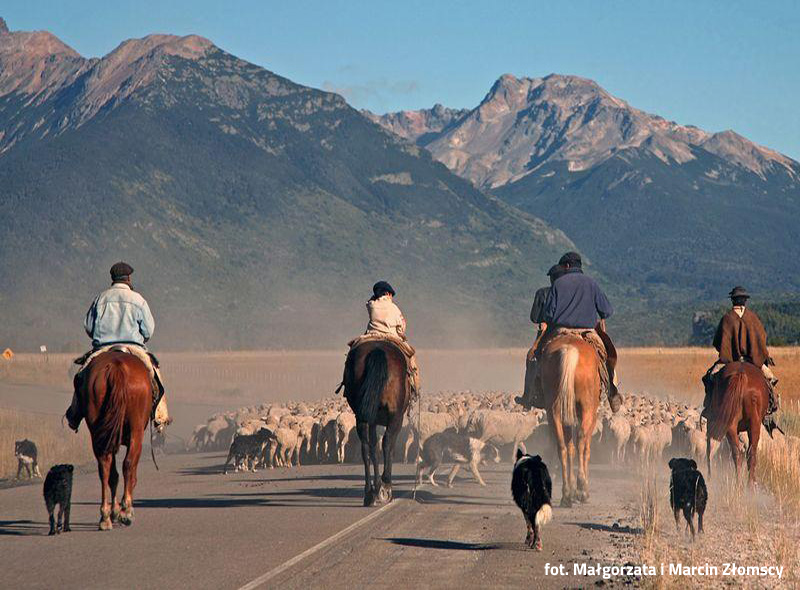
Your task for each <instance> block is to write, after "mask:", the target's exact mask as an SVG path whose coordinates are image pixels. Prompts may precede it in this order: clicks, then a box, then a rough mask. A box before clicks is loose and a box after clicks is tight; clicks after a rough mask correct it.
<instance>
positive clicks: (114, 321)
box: [66, 262, 172, 432]
mask: <svg viewBox="0 0 800 590" xmlns="http://www.w3.org/2000/svg"><path fill="white" fill-rule="evenodd" d="M132 274H133V267H132V266H131V265H129V264H127V263H125V262H117V263H116V264H115V265H114V266H112V267H111V287H110V288H108V289H106V290H105V291H103V292H102V293H100V294H99V295H98V296H97V297H95V299H94V301H93V302H92V305H91V307H90V308H89V311H88V312H87V314H86V320H85V323H84V328H85V329H86V334H87V335H88V336H89V337H90V338H91V339H92V350H91V351H90V352H88V353H87V354H85V355H83V356H82V357H81V358H79V359H77V360H76V361H75V362H76V364H80V365H81V369H80V371H79V372H78V374H77V375H75V393H74V394H73V396H72V404H71V405H70V407H69V408H68V409H67V412H66V418H67V422H68V423H69V427H70V428H71V429H72V430H74V431H76V432H77V431H78V426H79V425H80V423H81V420H82V419H83V418H85V416H82V415H81V412H80V408H79V405H78V394H77V392H78V386H79V383H80V379H81V378H82V374H83V370H84V368H85V367H86V366H88V364H89V363H90V362H91V360H92V359H93V358H95V357H96V356H98V355H100V354H102V353H103V352H107V351H108V350H111V349H112V348H115V347H117V346H122V347H124V349H125V351H126V352H129V353H130V354H133V355H134V356H136V357H137V358H138V359H139V360H141V361H142V362H143V363H144V364H145V366H146V367H147V369H148V371H149V372H150V379H151V380H152V384H153V408H154V409H153V411H152V414H153V424H154V425H155V426H156V427H157V428H158V429H159V430H162V429H163V428H164V426H166V425H167V424H169V423H170V422H172V420H171V418H170V417H169V412H168V411H167V400H166V398H165V396H164V386H163V382H162V380H161V373H160V371H159V370H158V361H157V360H156V359H155V357H154V356H153V355H152V354H151V353H149V352H148V351H147V348H146V347H145V343H146V342H147V341H148V340H149V339H150V338H151V336H152V335H153V330H154V329H155V321H154V320H153V314H152V313H150V306H148V305H147V301H145V299H144V297H142V296H141V295H140V294H139V293H137V292H136V291H134V290H133V288H132V284H131V275H132Z"/></svg>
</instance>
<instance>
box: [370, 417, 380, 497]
mask: <svg viewBox="0 0 800 590" xmlns="http://www.w3.org/2000/svg"><path fill="white" fill-rule="evenodd" d="M369 460H370V463H371V464H372V473H373V478H372V489H373V490H374V492H375V498H376V500H377V501H378V503H380V500H379V495H380V490H381V480H380V475H379V474H378V425H377V424H370V425H369Z"/></svg>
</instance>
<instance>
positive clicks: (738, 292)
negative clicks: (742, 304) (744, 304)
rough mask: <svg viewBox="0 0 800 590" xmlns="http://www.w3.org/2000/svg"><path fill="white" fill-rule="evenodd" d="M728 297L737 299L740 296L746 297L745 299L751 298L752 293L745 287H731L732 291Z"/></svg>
mask: <svg viewBox="0 0 800 590" xmlns="http://www.w3.org/2000/svg"><path fill="white" fill-rule="evenodd" d="M728 297H730V298H731V299H736V298H739V297H744V298H745V299H750V294H749V293H748V292H747V289H745V288H744V287H734V288H733V289H731V292H730V293H728Z"/></svg>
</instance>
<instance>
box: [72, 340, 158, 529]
mask: <svg viewBox="0 0 800 590" xmlns="http://www.w3.org/2000/svg"><path fill="white" fill-rule="evenodd" d="M76 390H77V394H78V403H79V404H80V408H81V413H82V414H83V416H85V417H86V425H87V426H88V428H89V432H90V433H91V435H92V450H93V451H94V455H95V457H96V458H97V468H98V471H99V474H100V486H101V490H102V493H101V496H102V501H101V504H100V530H101V531H107V530H110V529H111V527H112V524H111V523H112V520H119V522H121V523H122V524H125V525H129V524H131V523H132V522H133V489H134V487H136V468H137V466H138V465H139V456H140V455H141V453H142V440H143V438H144V432H145V429H146V428H147V423H148V422H149V420H150V410H151V407H152V403H153V402H152V400H153V390H152V384H151V381H150V373H149V372H148V370H147V367H146V366H145V365H144V363H143V362H142V361H141V360H139V359H138V358H136V357H135V356H133V355H132V354H128V353H126V352H120V351H113V350H112V351H109V352H105V353H103V354H101V355H98V356H97V357H95V358H94V359H93V360H92V362H90V363H89V366H88V367H86V369H85V370H84V372H83V374H82V379H80V382H79V383H78V384H77V388H76ZM120 445H125V446H127V447H128V451H127V453H126V454H125V460H124V461H123V463H122V473H123V476H124V478H125V489H124V493H123V496H122V507H121V509H120V505H119V504H118V503H117V484H118V482H119V472H118V471H117V460H116V454H117V451H118V450H119V447H120Z"/></svg>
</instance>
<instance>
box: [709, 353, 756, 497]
mask: <svg viewBox="0 0 800 590" xmlns="http://www.w3.org/2000/svg"><path fill="white" fill-rule="evenodd" d="M768 387H769V385H768V384H767V380H766V379H765V378H764V375H763V373H762V372H761V369H759V368H758V367H756V366H755V365H754V364H752V363H748V362H744V361H737V362H733V363H728V364H727V365H725V367H723V368H722V369H721V370H720V371H719V372H718V373H717V375H716V378H715V379H714V392H713V395H712V396H711V408H710V411H709V420H708V428H707V434H706V462H707V464H708V476H709V477H711V439H712V438H713V439H714V440H722V438H723V437H725V438H727V440H728V446H730V448H731V454H732V455H733V462H734V463H735V465H736V475H737V477H738V476H739V473H740V471H741V468H742V448H741V442H740V441H739V433H740V432H745V431H746V432H747V437H748V440H749V441H750V444H749V446H748V450H747V469H748V471H749V481H750V484H753V483H755V481H756V459H757V455H758V440H759V438H760V436H761V421H762V420H763V419H764V416H765V414H766V413H767V406H768V404H769V390H768Z"/></svg>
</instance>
